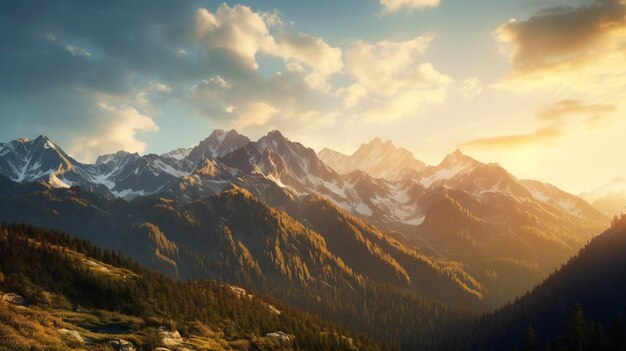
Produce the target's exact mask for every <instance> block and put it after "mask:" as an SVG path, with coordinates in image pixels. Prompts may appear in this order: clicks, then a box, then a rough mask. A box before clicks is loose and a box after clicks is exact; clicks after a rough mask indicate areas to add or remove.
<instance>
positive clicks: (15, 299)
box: [2, 293, 28, 306]
mask: <svg viewBox="0 0 626 351" xmlns="http://www.w3.org/2000/svg"><path fill="white" fill-rule="evenodd" d="M2 301H3V302H8V303H12V304H14V305H20V306H25V305H28V300H26V298H25V297H24V296H22V295H20V294H18V293H8V294H4V295H3V296H2Z"/></svg>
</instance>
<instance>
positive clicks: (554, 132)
mask: <svg viewBox="0 0 626 351" xmlns="http://www.w3.org/2000/svg"><path fill="white" fill-rule="evenodd" d="M561 135H562V132H561V131H560V130H558V129H557V128H554V127H548V128H543V129H539V130H536V131H533V132H531V133H528V134H512V135H503V136H497V137H490V138H479V139H474V140H470V141H468V142H465V143H463V144H462V146H465V147H471V148H479V149H512V148H517V147H523V146H528V145H531V144H540V143H546V142H550V141H553V140H555V139H558V138H560V137H561Z"/></svg>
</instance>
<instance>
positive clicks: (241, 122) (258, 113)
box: [234, 102, 278, 129]
mask: <svg viewBox="0 0 626 351" xmlns="http://www.w3.org/2000/svg"><path fill="white" fill-rule="evenodd" d="M277 112H278V110H277V109H276V108H275V107H273V106H271V105H269V104H267V103H265V102H252V103H248V104H246V106H245V107H244V108H243V111H241V113H239V115H238V116H237V117H236V118H235V120H234V125H235V128H238V129H245V128H247V127H250V126H254V125H260V126H264V125H266V124H267V122H268V121H269V120H270V119H271V118H272V117H274V116H275V115H276V113H277ZM234 113H237V111H234Z"/></svg>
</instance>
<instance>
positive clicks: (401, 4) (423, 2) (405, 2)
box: [380, 0, 441, 13]
mask: <svg viewBox="0 0 626 351" xmlns="http://www.w3.org/2000/svg"><path fill="white" fill-rule="evenodd" d="M440 2H441V0H380V6H382V7H383V13H391V12H397V11H400V10H401V9H407V10H422V9H425V8H428V7H437V6H439V3H440Z"/></svg>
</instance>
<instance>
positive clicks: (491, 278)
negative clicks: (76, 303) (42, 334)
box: [0, 130, 608, 308]
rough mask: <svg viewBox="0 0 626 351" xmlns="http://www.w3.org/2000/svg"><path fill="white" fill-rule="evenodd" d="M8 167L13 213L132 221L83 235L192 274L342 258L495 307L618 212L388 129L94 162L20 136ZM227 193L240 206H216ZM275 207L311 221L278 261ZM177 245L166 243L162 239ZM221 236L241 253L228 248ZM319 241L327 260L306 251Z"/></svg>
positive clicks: (244, 141) (6, 157)
mask: <svg viewBox="0 0 626 351" xmlns="http://www.w3.org/2000/svg"><path fill="white" fill-rule="evenodd" d="M0 175H2V176H4V177H6V178H8V180H9V181H3V182H2V188H3V190H4V191H3V193H4V194H5V195H4V196H3V197H2V199H3V204H2V205H3V206H4V207H3V211H2V219H3V220H6V221H15V220H21V221H28V222H34V223H35V224H39V225H44V226H52V227H57V226H60V228H61V229H65V230H68V231H70V232H73V233H84V232H85V231H86V228H90V227H93V226H94V224H95V223H98V226H99V227H100V228H101V229H102V231H103V233H101V234H100V235H104V236H111V232H116V231H119V233H116V235H114V238H110V237H100V236H98V237H95V238H94V236H95V234H94V233H93V232H94V231H91V233H90V234H89V235H87V234H85V235H86V237H88V238H89V239H91V240H95V241H96V242H97V243H98V244H100V245H103V246H106V247H115V248H116V249H122V250H124V251H127V252H134V254H135V255H137V257H143V258H144V259H145V261H144V262H146V263H147V264H154V265H155V267H157V268H160V269H164V270H166V271H168V272H170V273H171V274H174V275H178V276H181V277H194V276H197V275H202V274H205V273H206V272H208V271H210V269H207V268H205V269H204V271H203V272H200V271H198V270H197V269H195V268H191V267H192V266H193V264H192V262H193V259H192V257H196V256H197V257H200V258H202V260H205V259H206V258H207V257H208V258H209V261H211V260H215V263H214V264H216V265H219V264H224V262H225V261H224V260H227V261H228V260H230V261H232V263H233V264H234V266H233V267H236V268H233V269H232V270H227V271H221V273H220V274H224V275H225V276H216V275H215V274H216V273H215V272H219V270H218V269H217V268H218V267H216V266H211V264H209V263H206V264H207V266H209V267H212V268H215V269H216V270H215V271H211V273H210V274H209V276H210V277H213V278H220V279H224V280H230V281H233V282H235V283H244V282H247V283H249V284H254V285H255V286H259V285H260V284H261V281H264V283H263V284H266V283H267V281H268V280H267V279H269V277H270V276H272V275H273V274H275V278H276V279H278V280H277V281H278V282H282V283H285V279H287V280H288V281H289V282H292V283H293V282H294V281H299V282H300V283H303V282H306V281H307V279H313V280H314V281H317V283H316V284H322V283H321V282H325V283H329V282H328V281H326V280H325V279H327V278H328V277H325V276H324V277H320V276H316V275H315V274H313V273H312V272H315V271H319V270H322V267H324V266H329V265H330V266H332V265H335V268H333V269H331V270H332V271H333V272H334V273H332V275H334V277H333V279H335V281H336V283H338V284H344V283H341V282H342V281H343V282H345V284H354V281H353V280H354V279H357V280H358V279H360V278H355V277H360V276H362V277H366V278H368V279H372V280H373V281H376V282H379V283H392V284H394V285H397V286H402V287H405V288H408V289H410V290H412V291H415V292H416V293H419V294H420V295H423V296H427V297H431V298H435V299H438V300H440V301H444V302H446V303H452V304H457V305H458V304H468V306H475V307H476V306H478V305H482V306H485V307H486V306H497V305H499V304H502V303H504V302H506V301H508V300H509V299H511V298H513V297H515V296H517V295H519V294H521V293H523V292H524V291H526V290H527V289H528V288H529V287H530V286H532V285H533V284H536V283H538V282H540V281H541V279H542V278H543V277H545V276H546V275H547V274H548V273H549V272H550V271H551V270H553V269H554V268H556V267H558V266H559V265H560V264H562V263H563V262H564V261H565V260H566V259H567V258H568V257H570V256H571V255H573V254H574V253H575V252H576V251H577V250H578V249H579V248H580V247H582V246H583V245H584V244H585V243H586V242H587V241H588V240H589V239H590V238H591V237H592V236H593V235H594V234H595V233H597V232H599V231H601V229H602V228H603V226H604V225H605V224H606V223H608V218H607V217H606V216H604V215H603V214H601V213H599V212H598V211H597V210H595V209H594V208H593V207H592V206H591V205H589V204H588V203H587V202H586V201H584V200H581V199H580V198H578V197H576V196H574V195H571V194H568V193H566V192H564V191H561V190H559V189H558V188H556V187H554V186H552V185H549V184H545V183H541V182H537V181H532V180H520V179H517V178H516V177H515V176H513V175H512V174H510V173H509V172H507V171H506V170H505V169H504V168H502V167H501V166H500V165H498V164H485V163H481V162H479V161H477V160H475V159H473V158H471V157H469V156H467V155H464V154H463V153H462V152H461V151H459V150H457V151H455V152H453V153H452V154H450V155H448V156H446V157H445V158H444V160H443V161H442V162H441V163H440V164H438V165H436V166H425V165H424V164H423V163H422V162H420V161H418V160H416V159H415V158H414V157H413V155H412V154H411V153H410V152H409V151H408V150H406V149H402V148H396V147H395V146H394V145H393V144H392V143H391V142H390V141H386V142H383V141H381V140H380V139H374V140H373V141H372V142H370V143H368V144H363V145H362V146H361V147H360V148H359V149H358V150H357V151H356V152H355V153H354V154H353V155H350V156H347V155H342V154H339V153H337V152H334V151H332V150H329V149H324V150H322V151H321V152H320V153H319V154H318V153H316V152H315V151H314V150H313V149H311V148H308V147H306V146H304V145H302V144H300V143H298V142H294V141H291V140H289V139H288V138H286V137H285V136H283V135H282V134H281V133H280V132H279V131H272V132H270V133H268V134H267V135H265V136H263V137H261V138H260V139H258V140H257V141H251V140H250V139H249V138H247V137H246V136H243V135H241V134H239V133H238V132H236V131H235V130H231V131H228V132H227V131H223V130H215V131H214V132H213V133H211V135H210V136H209V137H208V138H206V139H205V140H203V141H201V142H200V143H199V144H198V145H197V146H196V147H194V148H191V149H177V150H174V151H172V152H170V153H166V154H163V155H155V154H148V155H143V156H141V155H138V154H131V153H128V152H124V151H120V152H117V153H114V154H108V155H102V156H100V157H98V159H97V160H96V162H95V163H94V164H85V163H81V162H78V161H76V160H75V159H73V158H71V157H70V156H69V155H67V154H66V153H65V152H64V151H63V150H62V149H61V148H60V147H59V146H58V145H56V144H55V143H54V142H52V141H51V140H50V139H49V138H47V137H45V136H39V137H37V138H36V139H34V140H29V139H25V138H21V139H17V140H14V141H9V142H7V143H4V144H0ZM76 187H78V188H80V189H81V190H79V189H78V188H76ZM67 188H70V189H67ZM63 189H67V190H63ZM11 194H13V195H11ZM40 194H46V196H45V197H44V198H45V200H44V202H46V201H47V202H49V203H47V204H46V206H45V207H42V206H40V204H36V203H33V201H34V199H35V198H36V197H41V195H40ZM26 198H30V199H31V200H28V201H25V200H24V199H26ZM118 198H122V199H124V200H133V201H130V202H127V201H122V202H120V200H117V199H118ZM59 199H60V200H59ZM74 202H84V203H87V204H88V205H87V206H86V207H85V206H82V207H81V206H78V207H77V206H75V204H74ZM16 203H17V204H18V205H16ZM235 204H240V205H242V206H244V204H245V206H244V207H243V208H239V207H236V206H235ZM253 204H254V205H253ZM222 206H226V207H227V208H229V209H231V210H232V211H230V212H225V213H222V214H221V215H220V216H218V215H217V214H216V213H220V212H219V211H220V209H221V208H222ZM233 206H235V207H233ZM250 206H252V207H250ZM244 208H245V210H244ZM18 209H19V210H18ZM50 209H54V210H53V212H56V213H50ZM164 209H169V210H168V211H165V212H163V211H164ZM277 211H278V212H277ZM154 213H158V215H157V216H154ZM244 214H245V215H246V216H248V215H249V216H252V217H250V218H248V219H247V222H246V223H247V224H245V225H250V226H253V227H250V228H247V229H246V228H244V227H241V228H239V229H236V230H234V229H233V228H237V226H241V225H244V224H241V223H239V222H241V221H243V220H242V219H241V218H240V217H241V216H243V215H244ZM207 215H209V216H210V218H213V219H211V220H209V219H208V218H209V217H207ZM255 216H256V217H255ZM120 218H128V220H121V219H120ZM131 218H132V219H131ZM262 218H274V220H273V221H275V223H276V224H275V225H273V226H271V227H268V229H267V230H268V231H269V232H272V233H274V232H277V233H283V232H284V233H289V232H298V233H309V234H306V235H305V236H298V235H296V236H293V237H292V236H286V237H284V238H283V239H278V238H279V237H280V236H277V237H276V238H275V239H274V240H276V242H279V243H280V242H284V244H285V245H287V246H286V248H290V250H291V249H293V250H294V251H293V252H292V253H288V252H287V251H282V249H279V251H280V255H281V256H282V260H286V261H280V260H279V261H276V260H277V258H276V257H275V256H273V255H269V253H268V252H270V248H271V246H267V245H270V244H271V241H267V240H269V239H268V238H264V237H263V236H261V234H260V232H259V234H258V235H257V236H256V237H255V235H252V233H253V232H255V230H253V229H252V228H254V227H259V226H260V227H261V228H262V225H264V224H262V223H260V222H259V221H263V220H262ZM181 219H184V220H181ZM90 221H92V222H90ZM229 221H230V222H232V224H230V225H229V224H225V223H228V222H229ZM285 223H288V224H289V225H288V226H287V228H285V226H284V224H285ZM329 223H333V225H329ZM198 228H201V229H198ZM270 228H271V229H270ZM280 228H282V229H280ZM95 232H98V230H96V231H95ZM105 232H106V233H108V234H105ZM128 232H134V233H137V232H141V233H142V234H140V237H141V238H142V239H141V240H145V244H146V245H147V247H150V248H154V250H152V249H151V251H149V252H146V250H145V248H144V247H142V246H138V245H136V242H135V241H133V240H130V239H129V237H127V235H130V234H128ZM194 232H195V233H196V234H193V235H192V234H191V233H194ZM203 232H204V233H213V234H211V236H210V237H211V238H212V237H215V239H210V240H209V239H207V238H206V237H203V235H202V234H201V233H203ZM237 232H240V233H241V234H240V235H243V236H242V237H238V235H239V234H237ZM230 236H232V237H233V239H232V240H231V239H228V238H229V237H230ZM305 237H306V238H307V241H306V242H308V244H305V242H303V241H302V238H305ZM131 238H135V237H132V236H131ZM198 238H202V240H200V239H198ZM218 238H226V239H228V240H227V241H226V242H222V241H220V240H222V239H219V240H218ZM198 240H200V241H198ZM211 240H218V241H216V242H214V243H212V242H211ZM260 241H263V245H266V246H263V245H261V243H260ZM140 242H141V241H140ZM228 242H231V244H228V245H230V246H223V245H226V243H228ZM164 243H165V246H166V247H170V249H169V250H165V249H164V248H163V247H159V245H164ZM170 244H171V245H170ZM220 245H222V246H220ZM347 245H349V246H347ZM133 247H136V249H132V248H133ZM173 247H178V253H177V254H176V255H175V254H174V252H175V251H176V250H174V249H173ZM182 247H184V248H185V249H184V250H183V249H182ZM217 247H219V248H221V249H220V250H216V249H215V248H217ZM264 247H265V248H264ZM347 247H350V249H349V250H348V249H346V248H347ZM200 248H203V249H200ZM224 248H228V250H227V251H228V252H231V253H232V255H233V256H232V258H227V257H222V256H223V254H224V252H226V251H224V250H225V249H224ZM254 248H258V250H257V251H255V250H254ZM207 250H208V251H207ZM272 250H276V249H272ZM359 250H361V251H362V253H360V254H357V252H359ZM183 251H185V252H187V253H186V254H185V255H183V254H182V253H181V252H183ZM306 252H314V257H316V258H315V259H313V261H311V262H306V261H303V262H296V261H297V259H296V258H295V257H307V255H309V254H306ZM546 253H549V255H548V254H546ZM220 255H222V256H220ZM268 255H269V256H268ZM289 257H293V258H292V259H293V260H296V261H290V259H289ZM323 257H328V258H327V259H324V258H323ZM218 258H219V259H218ZM246 260H248V261H246ZM266 260H267V263H263V262H264V261H266ZM325 260H328V262H326V261H325ZM290 262H291V263H290ZM332 262H335V263H332ZM316 265H319V267H318V266H316ZM342 265H345V267H343V266H342ZM300 266H302V267H300ZM254 267H258V269H255V268H254ZM342 267H343V268H342ZM269 272H275V273H272V274H269ZM296 272H300V273H296ZM266 273H268V274H266ZM206 274H208V273H206ZM259 276H263V277H262V279H261V280H255V279H257V278H259ZM426 277H429V278H426ZM430 277H432V278H430ZM307 284H308V283H307ZM303 285H305V286H306V284H303ZM331 285H332V284H331ZM346 286H347V285H346ZM442 286H445V287H447V288H445V289H444V290H441V289H439V287H442ZM442 291H443V292H442ZM271 293H274V292H271ZM483 308H484V307H483Z"/></svg>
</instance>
